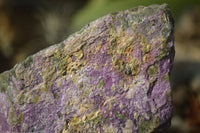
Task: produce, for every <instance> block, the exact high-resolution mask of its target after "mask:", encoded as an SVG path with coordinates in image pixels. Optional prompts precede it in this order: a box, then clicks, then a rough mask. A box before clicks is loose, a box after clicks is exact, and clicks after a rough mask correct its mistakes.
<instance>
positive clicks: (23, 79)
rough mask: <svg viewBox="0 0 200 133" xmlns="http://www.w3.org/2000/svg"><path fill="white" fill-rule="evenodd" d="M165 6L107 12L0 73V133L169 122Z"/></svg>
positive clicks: (107, 132)
mask: <svg viewBox="0 0 200 133" xmlns="http://www.w3.org/2000/svg"><path fill="white" fill-rule="evenodd" d="M173 57H174V45H173V20H172V17H171V13H170V11H169V8H168V7H167V5H165V4H164V5H153V6H149V7H138V8H133V9H130V10H126V11H122V12H116V13H111V14H109V15H107V16H104V17H102V18H100V19H98V20H96V21H94V22H92V23H90V24H88V25H87V26H85V27H84V28H83V29H82V30H80V31H79V32H77V33H75V34H73V35H71V36H70V37H69V38H67V39H66V40H65V41H63V42H62V43H60V44H57V45H54V46H51V47H49V48H47V49H45V50H42V51H40V52H38V53H36V54H35V55H32V56H30V57H28V58H27V59H26V60H25V61H24V62H22V63H20V64H17V65H16V66H15V67H14V68H13V69H11V70H10V71H7V72H4V73H2V74H1V75H0V131H1V132H24V133H27V132H47V133H50V132H61V131H62V132H67V133H68V132H69V133H71V132H72V133H73V132H75V133H76V132H79V133H89V132H100V133H101V132H102V133H121V132H123V133H132V132H140V133H143V132H152V131H155V130H158V129H160V128H162V127H163V126H165V125H166V124H168V123H170V119H171V116H172V105H171V94H170V92H171V90H170V82H169V74H170V70H171V68H172V64H173Z"/></svg>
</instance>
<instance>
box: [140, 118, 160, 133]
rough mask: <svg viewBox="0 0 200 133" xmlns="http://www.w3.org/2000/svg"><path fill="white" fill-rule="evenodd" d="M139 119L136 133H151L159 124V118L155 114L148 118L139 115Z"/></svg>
mask: <svg viewBox="0 0 200 133" xmlns="http://www.w3.org/2000/svg"><path fill="white" fill-rule="evenodd" d="M139 119H140V120H139V121H140V124H139V126H138V133H151V132H153V131H154V130H155V128H157V127H158V126H159V119H158V118H157V117H155V116H151V118H150V120H144V118H143V117H141V116H140V118H139Z"/></svg>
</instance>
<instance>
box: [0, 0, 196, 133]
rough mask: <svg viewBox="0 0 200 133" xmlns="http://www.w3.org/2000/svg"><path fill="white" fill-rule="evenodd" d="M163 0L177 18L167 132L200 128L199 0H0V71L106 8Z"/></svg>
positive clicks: (190, 131) (192, 132)
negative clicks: (171, 96) (171, 117)
mask: <svg viewBox="0 0 200 133" xmlns="http://www.w3.org/2000/svg"><path fill="white" fill-rule="evenodd" d="M164 2H165V3H167V4H169V6H170V7H171V9H172V13H173V14H174V18H175V48H176V56H175V65H174V68H173V72H172V76H171V80H172V87H173V97H174V117H173V119H172V126H171V128H170V129H169V130H168V131H166V132H170V133H171V132H172V133H198V132H199V131H200V1H199V0H190V1H188V0H59V1H57V0H0V72H3V71H5V70H8V69H10V68H11V67H13V66H14V64H16V63H17V62H20V61H23V60H24V59H25V57H27V56H28V55H30V54H33V53H35V52H37V51H39V50H41V49H43V48H45V47H47V46H49V45H52V44H55V43H58V42H60V41H62V40H64V38H66V37H67V36H68V35H69V34H70V33H72V32H74V31H76V30H79V29H80V28H81V27H82V26H83V25H85V24H87V23H88V22H90V21H92V20H95V19H96V18H99V17H101V16H103V15H105V14H107V13H109V12H113V11H119V10H124V9H127V8H131V7H135V6H138V5H150V4H161V3H164Z"/></svg>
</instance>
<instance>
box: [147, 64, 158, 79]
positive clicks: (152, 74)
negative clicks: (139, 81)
mask: <svg viewBox="0 0 200 133" xmlns="http://www.w3.org/2000/svg"><path fill="white" fill-rule="evenodd" d="M147 74H148V76H149V79H151V78H152V77H154V78H155V76H156V75H157V74H158V63H154V64H153V65H151V66H149V68H148V69H147Z"/></svg>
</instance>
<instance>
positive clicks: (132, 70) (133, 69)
mask: <svg viewBox="0 0 200 133" xmlns="http://www.w3.org/2000/svg"><path fill="white" fill-rule="evenodd" d="M139 72H140V63H139V61H137V60H136V59H134V58H132V59H131V60H130V61H129V62H127V63H126V64H125V67H124V73H125V74H127V75H132V76H135V75H138V74H139Z"/></svg>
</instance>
